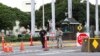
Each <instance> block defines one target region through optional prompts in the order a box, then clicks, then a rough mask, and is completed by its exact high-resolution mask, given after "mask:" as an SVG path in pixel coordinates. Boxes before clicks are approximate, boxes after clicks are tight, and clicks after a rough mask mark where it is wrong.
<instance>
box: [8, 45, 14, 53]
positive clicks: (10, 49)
mask: <svg viewBox="0 0 100 56" xmlns="http://www.w3.org/2000/svg"><path fill="white" fill-rule="evenodd" d="M9 51H10V52H13V47H12V44H11V43H10V44H9Z"/></svg>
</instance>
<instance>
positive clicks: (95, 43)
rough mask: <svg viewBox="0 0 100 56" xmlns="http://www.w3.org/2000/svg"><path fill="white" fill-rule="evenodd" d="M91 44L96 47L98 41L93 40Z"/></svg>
mask: <svg viewBox="0 0 100 56" xmlns="http://www.w3.org/2000/svg"><path fill="white" fill-rule="evenodd" d="M92 45H93V47H94V48H95V49H96V48H97V47H98V45H99V43H98V42H97V41H96V40H94V41H93V43H92Z"/></svg>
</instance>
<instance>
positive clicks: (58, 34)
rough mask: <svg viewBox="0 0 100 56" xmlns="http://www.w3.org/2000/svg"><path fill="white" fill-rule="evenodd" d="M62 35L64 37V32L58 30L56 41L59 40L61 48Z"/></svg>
mask: <svg viewBox="0 0 100 56" xmlns="http://www.w3.org/2000/svg"><path fill="white" fill-rule="evenodd" d="M62 35H63V32H62V31H61V30H60V28H57V31H56V39H57V47H58V48H60V47H62V44H63V42H62Z"/></svg>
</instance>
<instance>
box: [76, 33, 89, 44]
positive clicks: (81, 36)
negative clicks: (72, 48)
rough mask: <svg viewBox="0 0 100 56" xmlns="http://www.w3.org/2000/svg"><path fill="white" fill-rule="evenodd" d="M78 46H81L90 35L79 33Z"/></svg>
mask: <svg viewBox="0 0 100 56" xmlns="http://www.w3.org/2000/svg"><path fill="white" fill-rule="evenodd" d="M76 37H77V39H76V42H77V46H81V45H82V42H83V39H84V38H89V33H77V36H76Z"/></svg>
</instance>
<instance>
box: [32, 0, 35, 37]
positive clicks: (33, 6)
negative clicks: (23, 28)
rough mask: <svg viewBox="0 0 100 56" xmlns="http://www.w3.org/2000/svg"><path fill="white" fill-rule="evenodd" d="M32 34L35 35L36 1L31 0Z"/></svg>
mask: <svg viewBox="0 0 100 56" xmlns="http://www.w3.org/2000/svg"><path fill="white" fill-rule="evenodd" d="M31 34H32V36H33V35H34V34H35V0H31Z"/></svg>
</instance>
